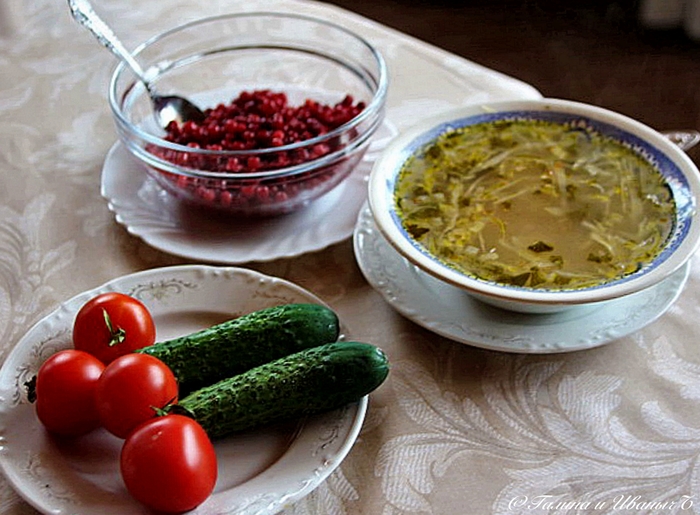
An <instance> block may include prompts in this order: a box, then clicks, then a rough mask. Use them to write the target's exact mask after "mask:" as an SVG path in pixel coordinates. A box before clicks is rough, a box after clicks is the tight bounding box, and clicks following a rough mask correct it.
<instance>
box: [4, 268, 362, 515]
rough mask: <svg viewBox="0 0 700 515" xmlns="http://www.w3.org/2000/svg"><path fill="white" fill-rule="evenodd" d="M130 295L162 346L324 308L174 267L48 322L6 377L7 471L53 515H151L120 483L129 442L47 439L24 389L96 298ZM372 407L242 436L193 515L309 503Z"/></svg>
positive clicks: (101, 435)
mask: <svg viewBox="0 0 700 515" xmlns="http://www.w3.org/2000/svg"><path fill="white" fill-rule="evenodd" d="M112 290H115V291H121V292H124V293H128V294H131V295H134V296H135V297H137V298H139V299H141V300H142V301H143V302H144V303H145V304H146V305H147V306H148V308H149V309H150V311H151V312H152V314H153V317H154V320H155V322H156V328H157V332H158V334H157V337H158V339H159V340H162V339H166V338H172V337H175V336H178V335H181V334H185V333H189V332H192V331H194V330H197V329H200V328H202V327H206V326H208V325H211V324H214V323H217V322H221V321H223V320H226V319H228V318H231V317H233V316H238V315H241V314H244V313H248V312H251V311H254V310H257V309H262V308H264V307H267V306H272V305H277V304H286V303H292V302H313V303H320V304H323V302H322V301H321V300H320V299H318V298H317V297H316V296H314V295H313V294H311V293H310V292H308V291H306V290H304V289H302V288H300V287H298V286H296V285H294V284H292V283H290V282H287V281H285V280H282V279H278V278H274V277H270V276H266V275H262V274H259V273H257V272H253V271H250V270H245V269H241V268H230V267H228V268H227V267H210V266H177V267H166V268H160V269H154V270H148V271H145V272H139V273H136V274H132V275H127V276H124V277H121V278H118V279H115V280H113V281H110V282H108V283H107V284H105V285H103V286H100V287H99V288H96V289H94V290H90V291H87V292H84V293H81V294H79V295H77V296H76V297H74V298H72V299H70V300H69V301H67V302H65V303H64V304H62V305H61V306H59V307H58V308H57V309H56V310H55V311H54V312H53V313H51V314H50V315H48V316H47V317H45V318H44V319H42V320H41V321H39V322H38V323H37V324H36V325H35V326H33V327H32V328H31V329H30V330H29V331H28V332H27V334H26V335H25V336H24V337H23V338H22V339H21V340H20V341H19V343H18V344H17V346H16V347H15V348H14V349H13V351H12V352H11V353H10V355H9V357H8V358H7V360H6V362H5V364H4V365H3V367H2V369H1V370H0V468H1V469H2V471H3V472H4V474H5V475H6V476H7V478H8V480H9V481H10V483H11V484H12V485H13V487H14V488H15V489H16V490H17V492H18V493H19V494H20V495H21V496H22V497H24V498H25V499H26V500H27V501H28V502H29V503H30V504H32V505H33V506H34V507H35V508H36V509H37V510H39V511H40V512H42V513H45V514H53V515H68V514H70V515H80V514H85V515H88V514H90V515H94V514H100V515H140V514H143V515H145V514H148V513H150V512H149V511H148V510H146V509H145V508H144V507H142V506H141V505H140V504H138V503H137V502H136V501H134V500H133V499H132V498H131V497H130V496H129V494H128V493H127V491H126V489H125V487H124V486H123V483H122V481H121V478H120V476H119V468H118V467H119V452H120V449H121V443H122V440H119V439H117V438H116V437H113V436H111V435H110V434H108V433H107V432H106V431H105V430H102V429H100V430H97V431H95V432H93V433H91V434H89V435H87V436H85V437H82V438H79V439H77V440H74V441H64V442H61V441H58V440H55V439H53V438H51V437H49V436H48V434H47V433H46V432H45V431H44V430H43V428H42V427H41V425H40V424H39V422H38V421H37V419H36V417H35V413H34V407H33V406H32V405H31V404H30V403H29V402H28V401H27V399H26V396H25V392H24V387H23V384H24V382H25V381H26V380H28V379H29V378H30V377H32V376H33V375H34V374H35V373H36V371H37V370H38V368H39V366H40V364H41V363H43V361H44V360H45V359H46V358H47V357H48V356H49V355H51V354H53V353H54V352H56V351H57V350H59V349H63V348H67V347H69V346H70V333H71V326H72V321H73V318H74V316H75V313H76V312H77V310H78V309H79V308H80V306H82V304H83V303H85V302H86V301H87V300H88V299H89V298H91V297H93V296H94V295H96V294H97V293H100V292H103V291H112ZM366 409H367V397H365V398H363V399H362V400H361V401H360V402H358V403H354V404H350V405H348V406H346V407H345V408H343V409H340V410H337V411H333V412H330V413H326V414H323V415H321V416H317V417H310V418H308V419H305V420H303V421H295V422H290V423H286V424H280V425H277V426H274V427H269V428H265V429H263V430H259V431H255V432H251V433H245V434H240V435H235V436H232V437H228V438H225V439H222V440H220V441H217V442H216V443H215V447H216V452H217V457H218V461H219V479H218V481H217V484H216V488H215V490H214V493H213V494H212V495H211V496H210V497H209V499H208V500H207V501H206V502H204V503H203V504H202V505H200V506H199V507H198V508H197V509H196V510H194V511H192V512H190V513H191V514H192V515H215V514H216V515H225V514H234V513H235V514H253V513H255V514H261V515H262V514H272V513H276V512H278V511H280V510H281V509H282V508H283V507H284V506H285V505H287V504H289V503H291V502H294V501H296V500H298V499H300V498H302V497H303V496H305V495H307V494H308V493H309V492H311V491H312V490H313V489H314V488H316V487H317V486H318V485H319V484H320V483H321V482H322V481H324V480H325V479H326V477H328V475H329V474H330V473H331V472H332V471H333V470H335V469H336V468H337V467H338V465H339V464H340V462H341V461H342V460H343V459H344V458H345V456H346V455H347V453H348V452H349V451H350V448H351V447H352V445H353V443H354V441H355V440H356V438H357V435H358V433H359V431H360V428H361V426H362V422H363V420H364V416H365V413H366Z"/></svg>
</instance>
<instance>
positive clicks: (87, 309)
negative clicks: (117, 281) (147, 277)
mask: <svg viewBox="0 0 700 515" xmlns="http://www.w3.org/2000/svg"><path fill="white" fill-rule="evenodd" d="M155 339H156V326H155V324H154V323H153V318H152V317H151V314H150V312H149V311H148V309H147V308H146V306H144V305H143V303H142V302H141V301H139V300H137V299H135V298H134V297H130V296H129V295H124V294H123V293H116V292H110V293H103V294H100V295H98V296H96V297H94V298H92V299H91V300H89V301H88V302H86V303H85V305H84V306H83V307H82V308H80V311H78V314H77V315H76V317H75V322H74V323H73V345H74V347H75V348H76V349H78V350H82V351H85V352H89V353H90V354H92V355H93V356H96V357H97V358H98V359H99V360H101V361H102V362H103V363H104V364H105V365H107V364H109V363H110V362H111V361H113V360H114V359H116V358H118V357H119V356H123V355H124V354H129V353H130V352H133V351H135V350H136V349H140V348H142V347H147V346H149V345H153V342H155Z"/></svg>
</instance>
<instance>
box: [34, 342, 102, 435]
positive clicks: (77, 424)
mask: <svg viewBox="0 0 700 515" xmlns="http://www.w3.org/2000/svg"><path fill="white" fill-rule="evenodd" d="M104 368H105V366H104V364H103V363H102V362H101V361H100V360H98V359H97V358H96V357H94V356H92V355H90V354H88V353H86V352H82V351H78V350H73V349H69V350H63V351H59V352H57V353H56V354H54V355H53V356H51V357H50V358H49V359H47V360H46V361H45V362H44V363H43V365H41V367H40V368H39V372H38V373H37V376H36V386H35V392H36V401H35V402H36V414H37V416H38V417H39V421H40V422H41V423H42V424H43V425H44V427H46V429H47V430H48V431H50V432H51V433H55V434H58V435H61V436H80V435H83V434H86V433H88V432H90V431H92V430H93V429H96V428H98V427H99V426H100V421H99V418H98V415H97V409H96V407H95V387H96V386H97V381H98V379H99V378H100V375H101V374H102V371H103V370H104Z"/></svg>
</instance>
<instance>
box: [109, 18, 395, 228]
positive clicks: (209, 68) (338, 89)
mask: <svg viewBox="0 0 700 515" xmlns="http://www.w3.org/2000/svg"><path fill="white" fill-rule="evenodd" d="M135 54H136V56H137V59H138V60H139V62H140V64H141V65H142V66H143V67H144V69H146V70H147V75H148V76H149V78H150V79H151V80H152V84H153V85H154V86H155V88H156V89H157V90H158V93H159V94H161V95H163V94H171V93H172V94H177V95H181V96H184V97H186V98H188V99H190V100H193V101H194V102H195V103H196V104H197V105H198V106H200V107H201V108H202V109H203V110H204V113H205V120H204V121H202V122H186V123H183V124H177V123H171V124H170V125H169V126H168V127H166V128H163V127H160V126H159V125H158V123H157V121H156V119H155V118H154V116H153V110H152V107H151V104H150V101H149V97H148V94H147V92H146V90H145V88H144V87H143V85H142V83H141V82H140V81H139V80H138V78H137V77H136V76H134V75H133V73H132V72H131V71H130V70H129V69H128V68H127V67H125V66H123V65H121V64H120V65H119V66H118V67H117V68H116V70H115V72H114V75H113V76H112V80H111V83H110V89H109V103H110V107H111V110H112V113H113V117H114V121H115V125H116V128H117V132H118V134H119V137H120V140H121V142H122V143H123V144H124V145H125V146H126V148H127V149H128V150H129V151H130V152H131V153H132V154H133V155H134V156H136V157H137V158H138V159H139V160H140V161H141V162H143V163H144V164H145V165H146V167H145V168H146V170H147V171H148V173H149V174H150V175H151V176H152V177H153V178H154V179H155V180H156V181H157V183H158V184H159V185H160V186H161V187H162V188H163V189H164V190H166V191H167V192H168V193H170V194H171V195H174V196H175V197H177V198H178V199H181V200H182V201H184V202H187V203H191V204H194V205H197V206H201V207H206V208H212V209H216V210H219V211H224V212H227V213H233V214H236V215H245V216H271V215H280V214H284V213H290V212H292V211H295V210H297V209H299V208H301V207H303V206H305V205H307V204H308V203H309V202H311V201H313V200H315V199H317V198H319V197H320V196H322V195H324V194H325V193H327V192H329V191H330V190H332V189H333V188H334V187H335V186H337V185H338V184H339V183H340V182H341V181H342V180H343V179H345V178H346V177H347V176H348V175H349V174H350V173H351V172H352V170H353V169H354V168H355V166H356V165H357V164H358V162H359V161H360V159H362V156H363V154H364V152H365V151H366V150H367V147H368V146H369V143H370V141H371V139H372V136H373V134H374V133H375V131H376V130H377V129H378V127H379V126H380V125H381V123H382V121H383V118H384V109H385V101H386V92H387V70H386V65H385V62H384V60H383V58H382V56H381V54H380V53H379V52H378V50H377V49H376V48H375V47H374V46H373V45H372V44H371V43H370V42H368V41H367V40H365V39H364V38H362V37H361V36H359V35H357V34H355V33H353V32H351V31H349V30H347V29H346V28H344V27H341V26H339V25H336V24H334V23H331V22H329V21H326V20H320V19H316V18H312V17H308V16H304V15H299V14H294V13H279V12H276V13H264V12H263V13H241V14H232V15H225V16H217V17H212V18H205V19H201V20H198V21H195V22H191V23H187V24H185V25H182V26H180V27H177V28H175V29H172V30H170V31H167V32H165V33H162V34H160V35H158V36H156V37H154V38H152V39H150V40H148V41H147V42H145V43H143V44H142V45H141V46H139V47H138V48H137V49H136V51H135Z"/></svg>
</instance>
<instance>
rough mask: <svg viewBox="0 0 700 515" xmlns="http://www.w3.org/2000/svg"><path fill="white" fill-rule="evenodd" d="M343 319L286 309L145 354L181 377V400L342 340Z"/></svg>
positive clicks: (304, 307) (318, 309)
mask: <svg viewBox="0 0 700 515" xmlns="http://www.w3.org/2000/svg"><path fill="white" fill-rule="evenodd" d="M339 332H340V326H339V321H338V316H337V315H336V314H335V313H334V312H333V311H332V310H331V309H329V308H327V307H325V306H322V305H319V304H284V305H280V306H274V307H270V308H265V309H262V310H259V311H255V312H253V313H249V314H247V315H243V316H241V317H238V318H235V319H233V320H228V321H226V322H223V323H221V324H217V325H215V326H213V327H210V328H207V329H204V330H202V331H198V332H196V333H193V334H190V335H187V336H183V337H180V338H175V339H173V340H169V341H164V342H158V343H156V344H154V345H151V346H150V347H146V348H143V349H140V350H139V352H142V353H144V354H150V355H152V356H155V357H156V358H158V359H160V360H161V361H163V362H164V363H165V364H166V365H168V367H170V369H171V370H172V371H173V374H175V377H176V378H177V380H178V385H179V388H180V397H181V398H182V397H183V396H185V395H187V394H188V393H189V392H192V391H194V390H196V389H198V388H202V387H204V386H207V385H211V384H213V383H216V382H217V381H220V380H222V379H225V378H228V377H231V376H234V375H237V374H240V373H243V372H245V371H246V370H249V369H251V368H253V367H256V366H258V365H261V364H263V363H267V362H269V361H273V360H275V359H278V358H281V357H282V356H286V355H288V354H293V353H295V352H299V351H301V350H303V349H307V348H310V347H316V346H318V345H322V344H325V343H329V342H334V341H336V340H337V339H338V335H339Z"/></svg>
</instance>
